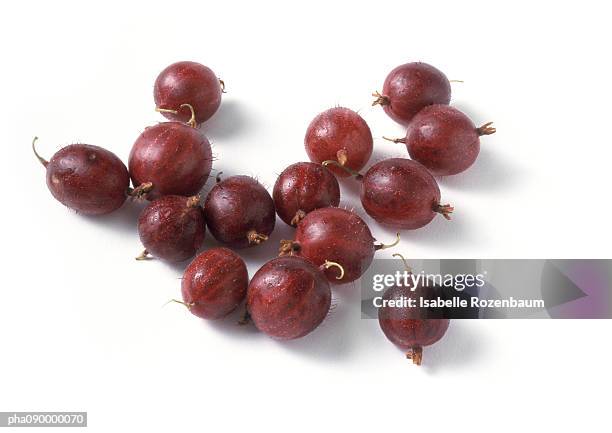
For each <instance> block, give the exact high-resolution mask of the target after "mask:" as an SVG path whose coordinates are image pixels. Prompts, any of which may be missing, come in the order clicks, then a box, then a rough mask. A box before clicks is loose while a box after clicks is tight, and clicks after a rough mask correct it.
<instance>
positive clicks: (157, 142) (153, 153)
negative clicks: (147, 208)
mask: <svg viewBox="0 0 612 433" xmlns="http://www.w3.org/2000/svg"><path fill="white" fill-rule="evenodd" d="M129 168H130V175H131V177H132V182H133V183H134V186H139V185H141V184H145V183H149V182H150V183H152V184H153V189H152V190H151V192H149V193H148V194H147V198H148V199H151V200H152V199H155V198H159V197H161V196H164V195H182V196H192V195H195V194H198V193H199V192H200V190H201V189H202V187H203V186H204V184H205V183H206V180H207V179H208V176H209V175H210V170H211V168H212V152H211V149H210V143H209V142H208V139H207V138H206V137H205V136H204V135H202V133H200V132H199V131H198V130H197V129H195V128H192V127H190V126H188V125H185V124H183V123H179V122H164V123H159V124H157V125H155V126H150V127H148V128H146V129H145V130H144V132H143V133H142V134H140V136H139V137H138V139H136V142H135V143H134V146H133V147H132V151H131V153H130V160H129Z"/></svg>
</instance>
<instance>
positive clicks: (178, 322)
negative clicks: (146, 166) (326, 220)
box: [0, 0, 612, 432]
mask: <svg viewBox="0 0 612 433" xmlns="http://www.w3.org/2000/svg"><path fill="white" fill-rule="evenodd" d="M603 5H604V2H601V3H599V2H590V1H583V2H579V3H577V2H572V3H571V4H569V5H568V4H567V3H564V2H554V3H550V6H549V5H547V4H546V2H534V1H530V2H526V3H525V4H523V3H522V2H504V3H502V2H492V1H487V2H452V1H447V2H426V1H419V2H407V1H401V2H396V3H394V2H389V1H381V0H378V1H375V2H367V3H366V4H365V5H360V4H358V3H357V2H355V1H352V2H332V1H329V0H328V1H324V2H318V1H307V2H300V3H299V4H298V3H294V2H283V3H279V4H278V5H273V4H271V3H267V2H261V1H258V2H245V3H241V4H239V3H234V2H231V1H223V2H203V1H198V2H193V3H191V4H182V3H179V2H170V1H165V2H158V3H154V2H147V3H143V4H141V5H132V4H130V3H128V2H126V1H124V2H120V3H119V4H116V5H111V3H110V2H100V3H98V4H97V5H95V4H93V3H92V4H90V3H89V2H74V3H66V2H60V1H55V2H40V3H32V2H27V1H21V2H12V3H10V4H7V5H5V6H4V8H3V11H2V16H1V17H0V43H1V44H2V45H1V46H2V68H1V69H0V74H1V80H0V83H1V85H2V92H1V100H0V119H1V122H2V123H1V124H2V127H1V131H2V157H1V158H0V161H1V164H2V166H1V171H0V176H1V183H0V185H2V186H3V194H4V197H3V199H2V201H1V202H2V211H1V212H0V218H1V222H0V227H1V228H2V238H1V239H2V244H1V246H2V249H1V251H2V253H1V254H2V261H1V263H2V280H1V281H2V283H1V284H0V285H1V287H2V288H1V294H0V296H1V297H0V411H22V410H23V411H25V410H43V411H51V410H71V411H76V410H83V411H88V412H89V430H91V431H96V432H97V431H100V432H108V431H116V430H123V431H145V430H146V431H210V432H216V431H223V430H228V429H231V430H242V431H258V430H260V429H262V430H264V429H265V430H266V431H323V430H325V431H333V430H338V429H342V430H343V431H356V430H370V431H401V430H410V431H427V430H426V429H429V430H430V431H443V430H446V431H449V430H450V429H452V430H453V431H458V430H464V431H467V430H470V431H488V430H490V429H491V428H494V429H500V430H509V431H516V430H517V429H527V430H529V431H536V430H542V431H551V430H553V429H558V428H561V429H563V430H566V429H567V430H574V431H583V430H603V429H604V427H605V428H607V426H606V425H605V424H604V422H606V420H608V421H609V416H608V415H607V414H608V413H609V412H608V411H609V407H608V404H609V398H608V395H607V394H608V391H609V389H610V386H612V380H611V375H610V368H609V360H610V355H611V354H612V352H611V350H610V331H611V330H612V322H610V321H578V320H574V321H561V320H555V321H553V320H542V321H537V320H532V321H511V320H506V321H497V322H496V321H486V322H485V321H474V322H457V321H455V322H453V323H452V324H451V328H450V329H449V332H448V334H447V335H446V337H445V338H444V339H443V340H442V341H440V342H439V343H438V344H437V345H435V346H432V347H430V348H427V349H425V357H424V366H422V367H420V368H419V367H416V366H413V365H411V364H410V362H408V361H407V360H405V359H404V358H403V356H402V353H401V352H400V351H398V350H397V349H396V348H394V347H393V346H392V345H391V344H390V343H389V342H388V341H387V340H386V339H385V338H384V336H383V335H382V333H381V332H380V330H379V327H378V323H377V322H376V321H370V320H361V319H360V318H359V293H358V287H357V286H345V287H339V288H337V289H335V290H334V298H335V301H336V303H337V307H336V309H335V311H334V312H333V313H332V314H331V316H330V317H329V318H328V319H327V320H326V321H325V322H324V324H323V325H322V326H321V327H320V328H319V329H317V330H316V331H315V332H314V333H313V334H311V335H309V336H307V337H306V338H303V339H301V340H299V341H293V342H286V343H278V342H275V341H272V340H270V339H268V338H267V337H265V336H264V335H261V334H258V333H257V332H255V331H254V330H252V329H250V328H239V327H237V326H235V324H234V322H235V321H234V319H235V318H231V319H230V320H226V321H224V322H221V323H207V322H204V321H201V320H199V319H197V318H195V317H193V316H191V315H190V314H189V313H188V312H187V311H186V310H184V309H183V308H182V307H181V306H180V305H168V306H166V307H162V304H164V302H166V301H167V300H168V299H170V298H173V297H178V296H180V292H179V280H178V278H179V277H180V276H181V273H182V268H183V266H184V265H181V266H169V265H166V264H164V263H161V262H159V261H149V262H144V263H143V262H136V261H135V260H134V259H133V257H134V256H135V255H136V254H138V253H139V252H140V250H141V245H140V244H139V240H138V236H137V233H136V230H135V219H136V217H137V215H138V212H139V209H140V208H139V207H138V206H135V205H133V204H128V205H126V206H125V207H124V208H123V209H122V210H120V211H118V212H117V213H115V214H113V215H110V216H107V217H102V218H88V217H82V216H79V215H76V214H75V213H73V212H71V211H69V210H67V209H65V208H64V207H63V206H61V205H60V204H58V203H57V202H56V201H55V200H54V199H53V198H52V197H51V195H50V194H49V192H48V190H47V188H46V185H45V178H44V170H43V168H42V167H41V166H40V165H39V164H38V162H37V161H36V159H35V158H34V156H33V155H32V154H31V151H30V142H31V139H32V137H33V136H34V135H38V136H39V137H40V141H39V146H38V147H39V151H40V152H41V153H42V154H43V155H45V156H47V157H50V156H51V155H52V154H53V153H54V152H55V151H57V150H58V149H59V148H60V147H61V146H62V145H66V144H70V143H72V142H77V141H80V142H86V143H90V144H96V145H99V146H104V147H107V148H108V149H110V150H112V151H113V152H115V153H116V154H117V155H119V156H120V157H121V158H122V159H123V160H124V161H127V156H128V154H129V151H130V147H131V145H132V143H133V142H134V140H135V138H136V137H137V136H138V134H139V133H140V132H141V131H142V130H143V128H144V127H145V126H147V125H150V124H153V123H154V122H156V121H159V120H161V118H160V116H159V115H157V114H156V113H155V112H154V111H153V108H154V104H153V98H152V86H153V81H154V80H155V77H156V76H157V74H158V73H159V71H161V70H162V69H163V68H164V67H165V66H166V65H168V64H170V63H172V62H174V61H178V60H195V61H199V62H202V63H204V64H206V65H208V66H210V67H211V68H212V69H213V70H214V71H215V72H216V73H217V74H218V75H219V76H220V77H222V78H223V79H224V80H225V83H226V85H227V91H228V93H227V94H226V95H224V100H223V103H222V106H221V109H220V110H219V112H218V113H217V114H216V115H215V116H214V118H213V119H212V120H211V121H210V122H209V123H207V124H206V125H205V126H204V128H203V129H204V132H205V133H206V134H207V135H208V136H209V137H210V139H211V141H212V142H213V143H214V152H215V154H216V155H217V157H218V161H217V162H216V163H215V168H216V169H217V170H222V171H223V172H224V173H225V175H232V174H252V175H255V176H257V177H258V178H259V179H260V180H261V181H262V182H264V183H265V184H266V185H267V186H268V187H269V188H271V186H272V185H273V183H274V180H275V177H276V175H277V174H278V173H280V171H282V169H283V168H284V167H285V166H287V165H288V164H290V163H293V162H296V161H300V160H305V159H306V158H307V157H306V154H305V152H304V149H303V135H304V132H305V129H306V126H307V125H308V123H309V122H310V120H311V119H312V117H313V116H314V115H315V114H317V113H318V112H320V111H322V110H324V109H327V108H329V107H331V106H333V105H337V104H341V105H345V106H348V107H351V108H353V109H356V110H359V112H360V113H361V114H362V115H363V117H364V118H365V119H366V120H367V121H368V123H369V124H370V127H371V128H372V131H373V134H374V136H375V154H374V157H373V159H372V161H371V162H372V163H373V162H375V161H376V160H380V159H382V158H386V157H389V156H405V155H406V152H405V149H403V148H401V146H399V147H398V145H394V144H392V143H387V142H384V141H383V140H381V138H380V137H381V136H382V135H391V136H401V134H402V129H401V127H399V126H398V125H396V124H394V123H393V122H392V121H391V120H390V119H388V118H387V117H386V116H385V115H384V113H383V111H382V110H381V109H380V107H374V108H373V107H370V102H371V97H370V93H371V92H372V91H374V90H377V89H378V90H380V89H381V86H382V82H383V80H384V78H385V76H386V74H387V73H388V72H389V71H390V70H391V69H392V68H393V67H395V66H396V65H398V64H401V63H404V62H407V61H414V60H422V61H427V62H429V63H431V64H433V65H435V66H437V67H438V68H440V69H442V70H443V71H444V72H445V73H446V74H447V75H448V76H449V78H451V79H457V80H464V81H465V82H464V83H463V84H453V104H455V105H456V106H457V107H460V108H461V109H463V110H464V111H465V112H466V113H468V114H469V115H470V116H471V117H472V118H473V120H474V121H475V123H477V124H481V123H484V122H486V121H489V120H493V121H495V125H496V126H497V128H498V133H497V134H496V135H494V136H490V137H484V138H483V140H482V152H481V155H480V157H479V159H478V161H477V163H476V165H475V166H474V167H473V168H472V169H471V170H470V171H469V172H467V173H465V174H463V175H459V176H456V177H453V178H449V179H443V180H441V181H440V187H441V189H442V195H443V200H444V201H445V202H446V201H448V202H450V203H452V204H453V205H454V206H455V207H456V213H455V214H454V219H453V221H451V222H447V221H445V220H444V219H442V218H440V217H438V218H436V219H435V221H434V222H433V223H432V224H430V225H429V226H428V227H426V228H424V229H421V230H418V231H415V232H404V233H403V240H402V244H401V248H399V249H397V250H395V251H399V252H402V253H403V254H404V255H406V256H408V257H413V258H452V257H474V258H495V257H497V258H610V228H609V227H610V226H609V219H610V216H611V215H612V212H611V210H612V207H611V205H610V177H609V173H610V168H609V165H610V156H611V152H610V145H611V144H612V143H610V133H609V131H608V129H609V125H610V117H609V116H610V108H609V107H610V105H609V101H610V97H611V96H612V95H611V94H612V92H611V90H610V89H611V86H612V85H611V80H612V78H611V77H612V74H611V72H612V71H611V69H612V68H611V67H610V61H609V54H608V53H609V46H608V42H609V41H610V40H611V37H612V35H611V34H610V33H611V31H610V25H609V16H610V14H609V11H608V10H605V9H606V6H603ZM209 187H210V184H209V185H207V187H206V190H207V188H209ZM342 193H343V204H344V205H347V206H348V207H353V206H354V207H355V210H356V212H358V213H360V214H361V215H363V211H362V210H361V208H360V206H359V202H358V198H357V195H356V194H357V185H356V183H355V182H353V181H351V180H348V181H345V182H344V183H343V186H342ZM366 220H367V222H368V223H371V224H370V225H371V228H372V231H373V233H374V235H375V236H376V237H377V238H379V239H381V240H390V239H392V237H393V235H392V233H391V231H390V230H386V229H383V228H381V227H380V226H378V225H377V224H376V223H374V222H372V221H371V220H370V219H368V218H366ZM290 236H291V230H290V229H289V228H287V227H286V226H284V225H283V223H282V222H280V220H279V223H278V228H277V230H276V232H275V234H274V236H273V237H272V240H271V241H270V242H269V243H268V244H267V245H265V246H263V247H260V248H253V249H250V250H248V251H243V253H244V254H243V255H244V257H245V259H246V260H247V261H248V264H249V270H250V272H251V274H252V273H253V272H255V271H256V270H257V268H258V267H259V266H260V265H261V264H262V263H263V262H265V261H266V260H267V259H269V258H271V257H272V256H273V255H274V253H275V249H276V247H277V245H278V240H279V239H282V238H287V237H290ZM210 245H214V242H213V241H212V240H211V239H210V238H209V239H208V240H207V246H210ZM393 252H394V251H384V252H382V253H380V256H381V257H383V256H387V255H390V254H392V253H393ZM119 426H122V427H121V428H120V427H119Z"/></svg>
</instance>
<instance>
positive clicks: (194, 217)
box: [138, 195, 206, 262]
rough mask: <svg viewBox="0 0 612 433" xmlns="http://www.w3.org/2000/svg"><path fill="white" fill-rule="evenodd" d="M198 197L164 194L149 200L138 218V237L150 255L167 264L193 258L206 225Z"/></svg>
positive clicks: (200, 243) (143, 256)
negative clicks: (167, 262)
mask: <svg viewBox="0 0 612 433" xmlns="http://www.w3.org/2000/svg"><path fill="white" fill-rule="evenodd" d="M198 201H199V197H198V196H193V197H183V196H178V195H167V196H164V197H161V198H158V199H157V200H154V201H152V202H151V203H149V205H148V206H147V207H146V208H144V209H143V211H142V213H141V214H140V217H139V218H138V234H139V236H140V241H141V242H142V244H143V245H144V247H145V248H146V250H145V253H144V254H143V255H142V256H140V257H139V259H140V258H146V256H148V255H149V254H151V255H153V256H155V257H157V258H159V259H162V260H166V261H169V262H182V261H184V260H187V259H189V258H191V257H193V256H194V255H195V253H196V252H197V251H198V249H200V247H201V246H202V243H203V242H204V236H205V234H206V224H205V222H204V212H203V210H202V208H201V207H200V205H199V203H198Z"/></svg>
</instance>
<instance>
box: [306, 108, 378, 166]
mask: <svg viewBox="0 0 612 433" xmlns="http://www.w3.org/2000/svg"><path fill="white" fill-rule="evenodd" d="M304 145H305V147H306V153H308V157H309V158H310V160H311V161H312V162H316V163H317V164H321V163H322V162H323V161H328V160H333V161H337V162H339V163H340V165H342V166H344V167H346V168H348V169H350V170H353V171H357V170H361V169H362V168H363V167H364V166H365V165H366V163H367V162H368V160H369V159H370V156H371V155H372V145H373V140H372V132H371V131H370V127H369V126H368V124H367V123H366V122H365V120H363V118H362V117H361V116H360V115H359V114H357V113H356V112H354V111H353V110H350V109H348V108H344V107H335V108H330V109H329V110H326V111H324V112H322V113H321V114H319V115H318V116H317V117H315V118H314V120H313V121H312V122H310V125H309V126H308V129H307V130H306V137H305V138H304ZM328 168H329V169H330V171H331V172H332V173H334V174H335V175H336V176H338V177H348V176H350V175H349V174H347V173H346V171H344V170H342V169H340V168H338V167H328Z"/></svg>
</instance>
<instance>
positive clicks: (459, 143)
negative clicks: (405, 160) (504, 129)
mask: <svg viewBox="0 0 612 433" xmlns="http://www.w3.org/2000/svg"><path fill="white" fill-rule="evenodd" d="M494 132H495V128H493V127H492V126H491V122H490V123H487V124H485V125H483V126H481V127H480V128H477V127H476V126H475V125H474V123H472V121H471V120H470V118H469V117H467V116H466V115H465V114H463V113H462V112H461V111H459V110H457V109H456V108H453V107H450V106H448V105H432V106H430V107H425V108H423V110H421V111H420V112H419V114H417V115H416V116H415V117H414V118H413V119H412V122H411V123H410V125H408V130H407V131H406V138H405V139H399V140H394V141H396V142H401V143H405V144H406V148H407V149H408V153H409V154H410V157H411V158H412V159H414V160H415V161H418V162H420V163H421V164H423V165H424V166H425V167H427V168H428V169H429V171H430V172H431V173H432V174H434V175H437V176H447V175H451V174H457V173H461V172H462V171H464V170H467V169H468V168H469V167H470V166H471V165H472V164H473V163H474V161H476V157H477V156H478V152H480V136H481V135H490V134H493V133H494Z"/></svg>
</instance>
